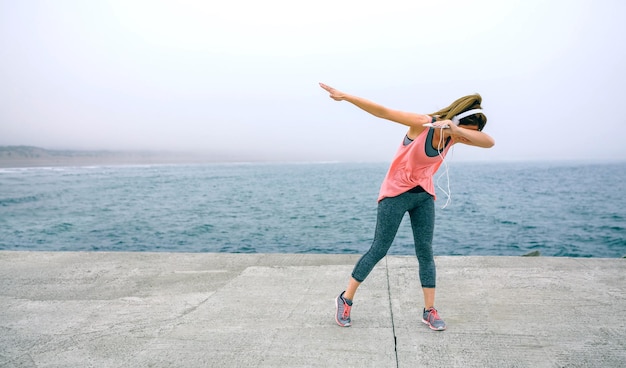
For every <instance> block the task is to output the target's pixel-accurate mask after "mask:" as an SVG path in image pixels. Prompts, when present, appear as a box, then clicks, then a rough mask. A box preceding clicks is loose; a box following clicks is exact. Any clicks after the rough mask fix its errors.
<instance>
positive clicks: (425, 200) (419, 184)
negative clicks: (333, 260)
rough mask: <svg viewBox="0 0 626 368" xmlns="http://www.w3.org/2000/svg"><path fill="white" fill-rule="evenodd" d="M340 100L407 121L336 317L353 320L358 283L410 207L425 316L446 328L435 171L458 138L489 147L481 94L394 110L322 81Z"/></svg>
mask: <svg viewBox="0 0 626 368" xmlns="http://www.w3.org/2000/svg"><path fill="white" fill-rule="evenodd" d="M320 86H321V87H322V88H323V89H325V90H326V91H328V93H329V94H330V97H331V98H332V99H333V100H336V101H348V102H350V103H351V104H353V105H355V106H356V107H358V108H360V109H362V110H364V111H366V112H368V113H370V114H372V115H374V116H376V117H379V118H382V119H387V120H390V121H393V122H396V123H400V124H403V125H406V126H408V127H409V130H408V132H407V133H406V136H405V137H404V140H403V142H402V144H401V145H400V148H399V149H398V151H397V153H396V156H395V157H394V159H393V161H392V162H391V165H390V167H389V170H388V172H387V175H386V177H385V179H384V181H383V183H382V185H381V188H380V193H379V196H378V210H377V219H376V229H375V233H374V240H373V242H372V245H371V247H370V249H369V250H368V251H367V253H365V254H364V255H363V256H362V257H361V258H360V259H359V261H358V262H357V263H356V265H355V266H354V270H353V271H352V277H351V278H350V280H349V282H348V286H347V288H346V290H345V291H343V292H342V293H341V294H339V296H338V297H337V298H336V301H335V302H336V313H335V320H336V322H337V324H339V326H342V327H348V326H350V324H351V319H350V310H351V308H352V300H353V299H354V294H355V293H356V290H357V288H358V287H359V285H361V283H362V282H363V281H364V280H365V278H366V277H367V276H368V275H369V273H370V272H371V271H372V269H373V268H374V266H375V265H376V264H377V263H378V261H380V260H381V259H382V258H383V257H384V256H385V255H386V254H387V251H388V250H389V247H390V246H391V243H392V242H393V239H394V238H395V236H396V233H397V231H398V227H399V226H400V222H401V221H402V218H403V217H404V214H405V213H406V212H408V213H409V217H410V219H411V228H412V230H413V239H414V242H415V254H416V256H417V260H418V263H419V276H420V283H421V285H422V290H423V293H424V310H423V316H422V322H424V323H425V324H427V325H428V326H429V327H430V328H431V329H433V330H436V331H442V330H445V329H446V324H445V322H444V321H443V320H442V319H441V318H440V317H439V314H438V313H437V310H436V309H435V276H436V272H435V261H434V257H433V250H432V239H433V229H434V226H435V206H434V201H435V199H436V197H435V188H434V184H433V175H434V174H435V172H436V171H437V169H438V168H439V166H440V165H441V163H442V162H443V159H444V157H445V155H446V153H447V152H448V150H449V149H450V147H451V146H452V145H454V144H456V143H464V144H468V145H472V146H477V147H483V148H490V147H492V146H493V145H494V143H495V142H494V140H493V138H491V137H490V136H489V135H487V134H485V133H483V132H482V129H483V127H484V126H485V124H486V123H487V118H486V117H485V115H484V114H483V113H482V110H481V106H480V104H481V102H482V98H481V96H480V95H479V94H474V95H469V96H465V97H461V98H459V99H458V100H456V101H454V102H453V103H452V104H451V105H450V106H448V107H446V108H444V109H442V110H439V111H437V112H434V113H432V114H430V115H422V114H416V113H411V112H404V111H398V110H392V109H389V108H386V107H384V106H382V105H379V104H377V103H374V102H372V101H368V100H366V99H364V98H361V97H357V96H353V95H349V94H347V93H343V92H341V91H339V90H336V89H334V88H332V87H330V86H327V85H325V84H323V83H320Z"/></svg>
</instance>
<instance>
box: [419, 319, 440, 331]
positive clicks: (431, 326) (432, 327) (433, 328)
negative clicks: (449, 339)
mask: <svg viewBox="0 0 626 368" xmlns="http://www.w3.org/2000/svg"><path fill="white" fill-rule="evenodd" d="M422 322H424V324H426V326H428V327H429V328H430V329H431V330H433V331H445V329H446V326H443V327H440V328H437V327H435V326H433V325H432V324H430V322H428V321H427V320H425V319H423V318H422Z"/></svg>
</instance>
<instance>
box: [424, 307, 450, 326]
mask: <svg viewBox="0 0 626 368" xmlns="http://www.w3.org/2000/svg"><path fill="white" fill-rule="evenodd" d="M422 322H424V323H425V324H427V325H428V327H430V329H431V330H435V331H443V330H445V329H446V323H445V322H444V321H443V319H441V318H440V317H439V313H437V310H436V309H435V308H430V309H429V310H426V309H424V315H423V317H422Z"/></svg>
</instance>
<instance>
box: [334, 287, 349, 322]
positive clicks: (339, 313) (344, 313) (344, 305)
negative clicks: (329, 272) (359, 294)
mask: <svg viewBox="0 0 626 368" xmlns="http://www.w3.org/2000/svg"><path fill="white" fill-rule="evenodd" d="M344 293H345V291H342V292H341V294H339V296H338V297H337V299H335V306H336V307H337V309H336V311H335V321H336V322H337V324H338V325H339V326H341V327H350V324H351V322H352V321H351V320H350V309H352V302H350V301H349V300H346V299H345V298H344V297H343V294H344Z"/></svg>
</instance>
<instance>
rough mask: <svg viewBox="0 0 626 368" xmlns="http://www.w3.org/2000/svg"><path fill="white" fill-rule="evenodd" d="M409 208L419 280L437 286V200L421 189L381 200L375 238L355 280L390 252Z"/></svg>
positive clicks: (358, 263)
mask: <svg viewBox="0 0 626 368" xmlns="http://www.w3.org/2000/svg"><path fill="white" fill-rule="evenodd" d="M420 189H421V188H420ZM406 212H409V216H410V218H411V228H412V229H413V240H414V241H415V255H416V256H417V261H418V263H419V276H420V282H421V284H422V287H425V288H434V287H435V279H436V270H435V259H434V258H433V246H432V241H433V230H434V228H435V200H434V199H433V197H432V196H431V195H430V194H428V193H427V192H423V191H422V192H418V193H416V192H412V191H410V192H406V193H403V194H400V195H399V196H397V197H390V198H384V199H382V200H381V201H380V202H378V212H377V218H376V231H375V233H374V241H373V242H372V246H371V247H370V249H369V250H368V251H367V253H365V254H364V255H363V256H362V257H361V258H360V259H359V261H358V262H357V263H356V265H355V266H354V270H353V271H352V277H353V278H354V279H355V280H357V281H358V282H363V281H364V280H365V278H367V276H368V275H369V273H370V272H371V271H372V269H374V266H376V264H377V263H378V262H379V261H380V260H381V259H383V257H384V256H385V255H386V254H387V251H388V250H389V247H391V243H392V242H393V239H394V238H395V237H396V233H397V232H398V228H399V227H400V223H401V222H402V218H403V217H404V214H405V213H406Z"/></svg>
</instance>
